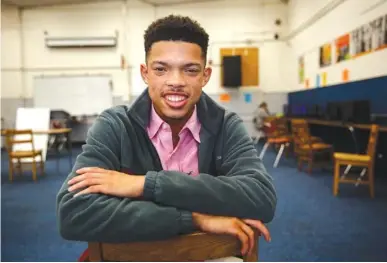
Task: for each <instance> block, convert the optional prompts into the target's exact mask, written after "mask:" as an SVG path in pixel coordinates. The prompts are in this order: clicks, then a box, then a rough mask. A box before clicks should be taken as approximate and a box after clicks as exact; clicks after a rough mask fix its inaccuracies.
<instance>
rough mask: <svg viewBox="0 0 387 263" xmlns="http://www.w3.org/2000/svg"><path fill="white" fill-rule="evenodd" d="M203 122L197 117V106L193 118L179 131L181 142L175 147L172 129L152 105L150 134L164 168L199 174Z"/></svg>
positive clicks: (194, 174) (148, 130) (148, 129)
mask: <svg viewBox="0 0 387 263" xmlns="http://www.w3.org/2000/svg"><path fill="white" fill-rule="evenodd" d="M200 128H201V124H200V122H199V119H198V117H197V112H196V107H195V110H194V112H193V113H192V116H191V118H189V120H188V121H187V123H186V124H185V125H184V127H183V128H182V129H181V131H180V133H179V138H180V139H179V142H178V144H177V145H176V148H175V149H174V148H173V140H172V131H171V128H170V126H169V124H167V123H166V122H164V121H163V120H162V119H161V118H160V117H159V115H158V114H157V113H156V111H155V109H154V108H153V105H152V111H151V117H150V122H149V125H148V128H147V132H148V136H149V138H150V139H151V141H152V143H153V145H154V146H155V148H156V150H157V153H158V154H159V157H160V161H161V164H162V166H163V170H166V171H179V172H183V173H187V174H190V175H192V176H196V175H198V174H199V164H198V148H199V147H198V146H199V144H200V136H199V133H200Z"/></svg>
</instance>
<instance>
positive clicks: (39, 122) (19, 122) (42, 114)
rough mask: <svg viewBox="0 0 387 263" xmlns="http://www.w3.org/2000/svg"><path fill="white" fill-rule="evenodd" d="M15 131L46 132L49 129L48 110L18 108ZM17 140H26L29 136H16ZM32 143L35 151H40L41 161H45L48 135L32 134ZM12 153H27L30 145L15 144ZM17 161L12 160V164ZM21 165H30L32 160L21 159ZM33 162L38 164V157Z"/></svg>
mask: <svg viewBox="0 0 387 263" xmlns="http://www.w3.org/2000/svg"><path fill="white" fill-rule="evenodd" d="M15 128H16V129H17V130H26V129H31V130H34V131H48V130H49V129H50V109H48V108H18V109H17V112H16V127H15ZM16 139H17V140H28V139H30V135H17V136H16ZM33 142H34V148H35V150H42V153H43V161H45V160H46V154H47V142H48V134H34V135H33ZM12 150H14V151H29V150H32V149H31V144H15V145H13V149H12ZM16 161H17V160H16V159H14V162H16ZM21 161H22V162H23V163H24V162H25V163H31V162H32V158H23V159H22V160H21ZM35 161H37V162H39V161H40V157H39V156H36V157H35Z"/></svg>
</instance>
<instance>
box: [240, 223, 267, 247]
mask: <svg viewBox="0 0 387 263" xmlns="http://www.w3.org/2000/svg"><path fill="white" fill-rule="evenodd" d="M243 222H245V223H246V224H248V225H250V226H252V227H254V228H256V229H257V230H259V231H260V232H261V233H262V235H263V237H264V238H265V240H266V241H267V242H270V241H271V236H270V232H269V230H268V229H267V228H266V226H265V225H264V224H263V223H262V222H261V221H258V220H251V219H244V220H243Z"/></svg>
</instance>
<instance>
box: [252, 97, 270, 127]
mask: <svg viewBox="0 0 387 263" xmlns="http://www.w3.org/2000/svg"><path fill="white" fill-rule="evenodd" d="M269 116H270V112H269V107H268V106H267V103H266V102H262V103H261V104H259V107H258V109H257V110H256V111H255V112H254V123H255V127H256V128H257V129H258V130H263V128H264V126H265V125H270V124H269V123H265V119H266V118H267V117H269Z"/></svg>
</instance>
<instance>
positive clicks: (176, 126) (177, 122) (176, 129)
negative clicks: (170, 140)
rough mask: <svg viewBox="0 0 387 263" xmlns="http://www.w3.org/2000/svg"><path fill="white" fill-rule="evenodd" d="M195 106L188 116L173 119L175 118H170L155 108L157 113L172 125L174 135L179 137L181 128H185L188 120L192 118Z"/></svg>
mask: <svg viewBox="0 0 387 263" xmlns="http://www.w3.org/2000/svg"><path fill="white" fill-rule="evenodd" d="M194 110H195V108H194V107H193V108H192V109H191V110H190V111H189V112H188V114H187V115H186V116H184V117H183V118H181V119H173V118H168V117H165V116H164V115H163V114H160V113H159V112H158V111H157V109H155V111H156V113H157V115H159V117H160V118H161V119H162V120H163V121H165V122H166V123H168V124H169V126H170V127H171V131H172V136H173V137H178V136H179V133H180V131H181V129H183V127H184V125H185V124H186V123H187V121H188V120H189V119H190V118H191V116H192V113H193V112H194Z"/></svg>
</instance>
